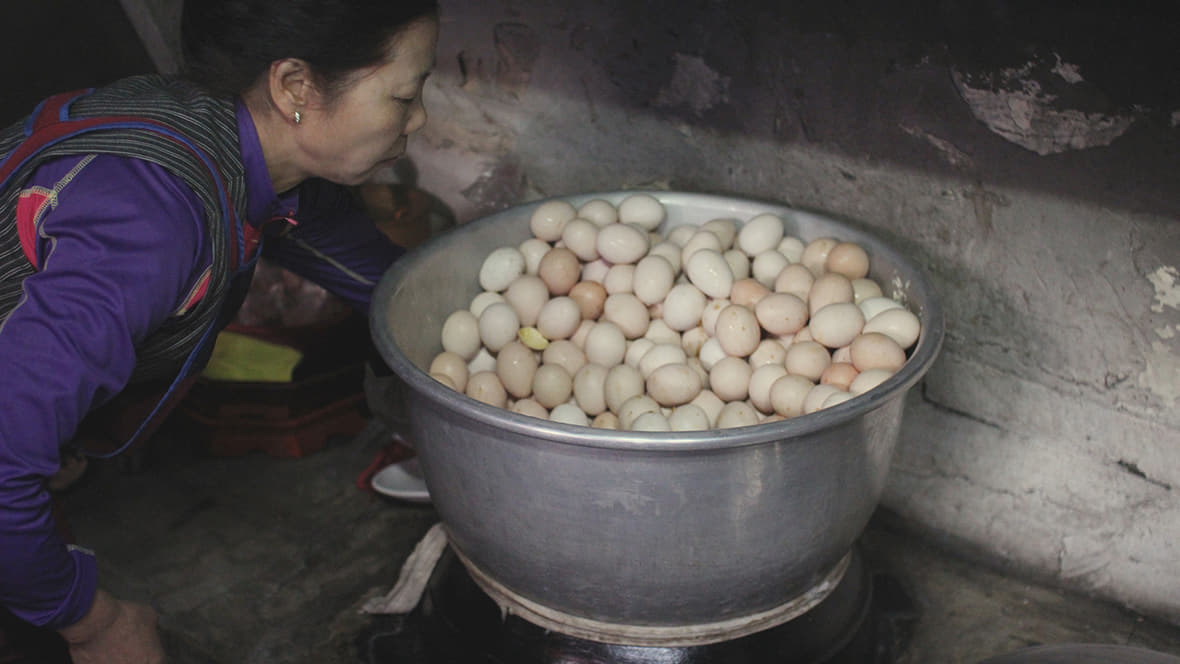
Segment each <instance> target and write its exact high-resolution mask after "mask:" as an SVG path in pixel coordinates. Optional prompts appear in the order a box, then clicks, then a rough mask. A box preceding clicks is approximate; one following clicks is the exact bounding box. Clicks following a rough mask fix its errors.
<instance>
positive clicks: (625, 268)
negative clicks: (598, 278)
mask: <svg viewBox="0 0 1180 664" xmlns="http://www.w3.org/2000/svg"><path fill="white" fill-rule="evenodd" d="M602 287H603V288H605V289H606V294H607V295H614V294H615V293H633V292H635V266H634V265H631V264H630V263H624V264H622V265H612V266H611V268H610V269H609V270H607V271H606V277H604V278H603V280H602Z"/></svg>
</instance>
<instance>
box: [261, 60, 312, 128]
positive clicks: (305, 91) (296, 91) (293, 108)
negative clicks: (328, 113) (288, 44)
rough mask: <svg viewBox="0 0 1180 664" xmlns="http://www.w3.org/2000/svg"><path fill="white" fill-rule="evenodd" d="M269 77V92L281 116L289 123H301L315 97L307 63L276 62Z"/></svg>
mask: <svg viewBox="0 0 1180 664" xmlns="http://www.w3.org/2000/svg"><path fill="white" fill-rule="evenodd" d="M268 76H269V79H268V85H267V90H268V92H269V94H270V100H271V103H272V104H273V105H274V107H275V108H276V109H277V110H278V112H279V115H281V116H282V117H285V118H287V120H288V121H289V122H294V123H296V124H298V123H300V122H301V121H302V118H303V115H304V114H305V113H306V112H307V108H308V107H309V106H311V105H312V101H313V99H314V96H315V86H314V85H313V83H312V80H311V68H310V67H309V66H308V64H307V62H305V61H303V60H300V59H298V58H284V59H282V60H275V61H274V62H272V63H271V65H270V70H269V71H268Z"/></svg>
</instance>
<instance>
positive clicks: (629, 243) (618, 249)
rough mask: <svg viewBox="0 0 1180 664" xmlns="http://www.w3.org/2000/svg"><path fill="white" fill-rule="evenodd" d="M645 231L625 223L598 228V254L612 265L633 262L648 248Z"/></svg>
mask: <svg viewBox="0 0 1180 664" xmlns="http://www.w3.org/2000/svg"><path fill="white" fill-rule="evenodd" d="M648 242H649V240H648V236H647V233H645V232H644V231H642V230H640V229H639V228H636V227H635V226H631V225H629V224H625V223H618V224H610V225H608V226H603V227H602V228H600V229H598V240H597V244H596V246H597V247H598V255H599V256H602V258H603V259H604V260H606V261H607V262H608V263H611V264H613V265H618V264H620V263H634V262H636V261H638V260H639V259H640V258H643V257H644V256H645V255H646V254H647V250H648V249H649V248H650V246H649V244H648Z"/></svg>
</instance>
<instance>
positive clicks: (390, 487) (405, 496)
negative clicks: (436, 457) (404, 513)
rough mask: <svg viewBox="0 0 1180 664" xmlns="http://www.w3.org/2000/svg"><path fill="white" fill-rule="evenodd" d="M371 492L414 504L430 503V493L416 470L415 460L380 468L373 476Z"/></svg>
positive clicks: (416, 461)
mask: <svg viewBox="0 0 1180 664" xmlns="http://www.w3.org/2000/svg"><path fill="white" fill-rule="evenodd" d="M373 490H374V491H376V492H377V493H380V494H383V495H386V496H390V497H392V498H398V499H400V500H407V501H410V502H414V503H428V502H430V492H429V491H427V490H426V482H425V481H424V480H423V479H422V476H421V472H420V471H419V470H418V460H417V459H406V460H405V461H402V462H401V463H395V464H393V465H392V466H386V467H384V468H382V469H381V470H380V471H379V472H378V473H377V474H376V475H374V476H373Z"/></svg>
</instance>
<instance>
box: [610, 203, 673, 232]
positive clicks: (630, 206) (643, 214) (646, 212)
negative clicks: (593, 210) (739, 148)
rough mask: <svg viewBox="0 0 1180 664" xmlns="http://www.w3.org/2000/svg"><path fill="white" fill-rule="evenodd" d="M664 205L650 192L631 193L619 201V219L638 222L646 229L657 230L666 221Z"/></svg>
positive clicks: (637, 223)
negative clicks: (649, 193)
mask: <svg viewBox="0 0 1180 664" xmlns="http://www.w3.org/2000/svg"><path fill="white" fill-rule="evenodd" d="M664 216H665V211H664V206H663V204H661V203H660V201H659V199H657V198H656V197H654V196H651V195H648V194H631V195H630V196H628V197H626V198H624V199H623V200H622V202H620V203H619V221H620V222H621V223H624V224H636V225H638V226H640V227H642V228H643V229H644V230H648V231H651V230H655V229H656V228H658V227H659V225H660V224H662V223H664Z"/></svg>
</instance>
